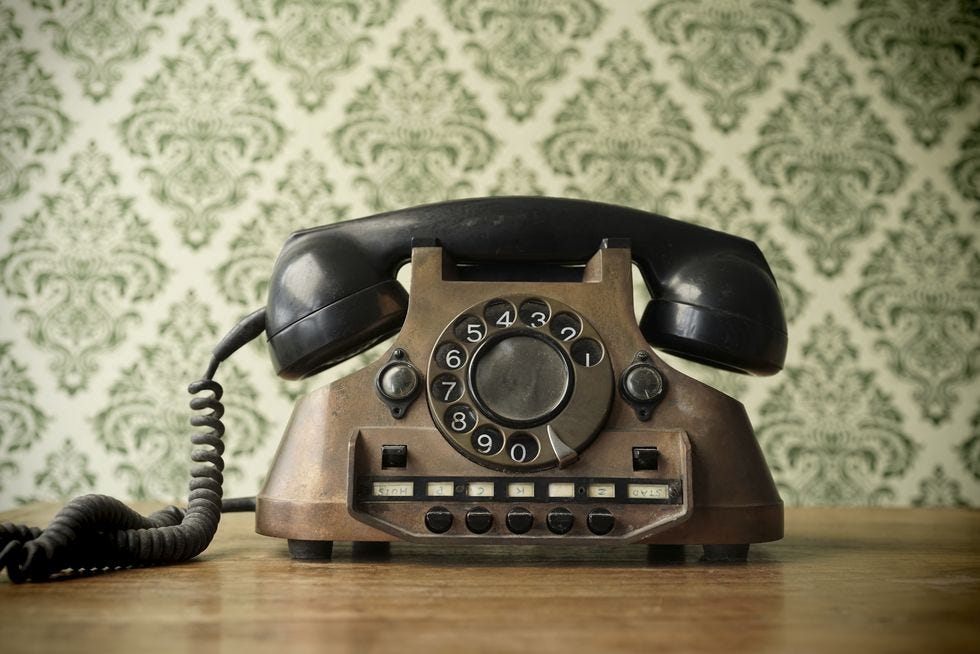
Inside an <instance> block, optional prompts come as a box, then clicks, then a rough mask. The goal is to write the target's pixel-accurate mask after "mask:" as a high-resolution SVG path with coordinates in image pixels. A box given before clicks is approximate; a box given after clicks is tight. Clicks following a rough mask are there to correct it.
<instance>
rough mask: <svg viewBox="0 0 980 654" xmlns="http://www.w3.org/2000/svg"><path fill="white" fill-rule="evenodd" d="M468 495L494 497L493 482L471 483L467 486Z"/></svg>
mask: <svg viewBox="0 0 980 654" xmlns="http://www.w3.org/2000/svg"><path fill="white" fill-rule="evenodd" d="M466 494H467V495H469V496H470V497H493V482H492V481H471V482H470V483H469V484H467V485H466Z"/></svg>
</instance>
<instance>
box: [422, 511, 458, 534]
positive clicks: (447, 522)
mask: <svg viewBox="0 0 980 654" xmlns="http://www.w3.org/2000/svg"><path fill="white" fill-rule="evenodd" d="M452 526H453V514H452V513H451V512H450V511H449V509H447V508H446V507H444V506H434V507H432V508H431V509H429V510H428V511H426V512H425V528H426V529H428V530H429V531H431V532H432V533H433V534H444V533H446V532H447V531H449V528H450V527H452Z"/></svg>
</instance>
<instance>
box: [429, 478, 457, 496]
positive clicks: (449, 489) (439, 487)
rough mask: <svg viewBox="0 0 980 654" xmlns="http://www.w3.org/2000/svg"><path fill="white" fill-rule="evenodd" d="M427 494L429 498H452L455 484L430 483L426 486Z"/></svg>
mask: <svg viewBox="0 0 980 654" xmlns="http://www.w3.org/2000/svg"><path fill="white" fill-rule="evenodd" d="M425 494H426V495H428V496H429V497H452V496H453V482H451V481H430V482H429V483H428V484H426V485H425Z"/></svg>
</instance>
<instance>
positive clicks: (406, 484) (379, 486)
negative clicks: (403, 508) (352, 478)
mask: <svg viewBox="0 0 980 654" xmlns="http://www.w3.org/2000/svg"><path fill="white" fill-rule="evenodd" d="M414 486H415V485H414V484H413V483H412V482H410V481H376V482H374V483H373V484H371V493H372V494H373V495H375V496H377V497H411V496H412V495H413V493H414Z"/></svg>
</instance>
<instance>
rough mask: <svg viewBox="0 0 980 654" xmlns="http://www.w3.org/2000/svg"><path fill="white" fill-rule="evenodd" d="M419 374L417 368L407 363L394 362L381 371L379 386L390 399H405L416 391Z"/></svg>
mask: <svg viewBox="0 0 980 654" xmlns="http://www.w3.org/2000/svg"><path fill="white" fill-rule="evenodd" d="M418 385H419V376H418V373H416V372H415V368H413V367H412V366H410V365H409V364H407V363H402V362H399V363H393V364H391V365H389V366H388V367H387V368H385V369H384V370H383V371H382V372H381V378H380V379H379V380H378V386H379V387H380V388H381V393H382V394H383V395H384V396H385V397H387V398H388V399H389V400H404V399H407V398H408V397H411V395H412V394H413V393H415V389H416V388H418Z"/></svg>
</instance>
